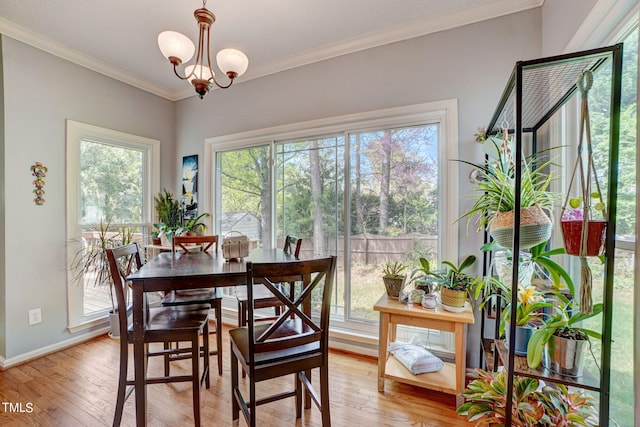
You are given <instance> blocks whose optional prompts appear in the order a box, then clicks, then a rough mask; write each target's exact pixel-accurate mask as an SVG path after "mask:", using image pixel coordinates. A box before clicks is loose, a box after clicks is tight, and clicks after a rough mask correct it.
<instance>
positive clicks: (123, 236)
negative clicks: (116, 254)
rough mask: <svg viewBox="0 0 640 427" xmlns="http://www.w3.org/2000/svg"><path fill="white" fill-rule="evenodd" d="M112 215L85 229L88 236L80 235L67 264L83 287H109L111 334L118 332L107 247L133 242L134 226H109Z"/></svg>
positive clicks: (76, 280)
mask: <svg viewBox="0 0 640 427" xmlns="http://www.w3.org/2000/svg"><path fill="white" fill-rule="evenodd" d="M111 223H112V220H111V218H108V219H106V220H105V219H100V222H99V223H98V224H92V225H91V226H90V227H89V229H88V232H89V233H90V234H91V236H90V237H88V238H82V239H81V240H80V242H77V243H79V245H80V246H79V247H78V248H77V249H76V251H75V252H74V254H73V257H72V259H71V264H70V271H71V273H72V281H73V282H74V283H82V284H84V285H85V286H95V287H106V288H108V290H109V298H110V300H111V311H110V313H109V315H110V320H111V336H113V337H118V336H119V335H120V326H119V322H118V314H117V309H116V306H117V304H116V301H115V299H114V298H115V297H114V294H113V280H112V279H111V271H110V270H109V260H108V259H107V252H106V250H107V249H110V248H115V247H117V246H121V245H127V244H129V243H131V242H132V241H133V229H131V228H130V227H127V226H121V227H119V228H117V229H114V227H113V226H112V225H111Z"/></svg>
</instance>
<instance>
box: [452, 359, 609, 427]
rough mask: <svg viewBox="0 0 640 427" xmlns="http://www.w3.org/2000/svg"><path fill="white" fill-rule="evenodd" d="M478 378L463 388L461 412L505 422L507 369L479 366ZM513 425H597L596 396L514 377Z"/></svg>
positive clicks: (481, 422) (485, 422) (491, 422)
mask: <svg viewBox="0 0 640 427" xmlns="http://www.w3.org/2000/svg"><path fill="white" fill-rule="evenodd" d="M474 376H475V379H474V380H473V381H471V382H470V383H469V385H468V387H467V388H466V389H465V390H464V391H463V392H462V395H463V396H464V398H465V403H464V404H462V405H460V407H459V408H458V409H457V410H456V412H457V413H458V414H459V415H465V416H467V419H468V420H469V421H472V422H476V425H477V426H481V425H505V423H506V413H507V412H506V411H507V409H506V407H507V404H506V403H507V402H506V389H507V374H506V371H504V370H503V371H500V372H487V371H483V370H481V369H477V370H476V372H475V374H474ZM512 397H513V400H512V404H511V426H521V427H534V426H535V427H546V426H548V427H551V426H554V427H555V426H595V425H596V412H595V406H594V403H593V397H591V396H589V395H586V394H584V393H579V392H571V391H569V390H568V389H567V387H565V386H564V385H561V384H553V385H545V386H543V387H541V386H540V382H539V381H538V380H537V379H535V378H529V377H521V376H517V375H516V376H514V377H513V396H512Z"/></svg>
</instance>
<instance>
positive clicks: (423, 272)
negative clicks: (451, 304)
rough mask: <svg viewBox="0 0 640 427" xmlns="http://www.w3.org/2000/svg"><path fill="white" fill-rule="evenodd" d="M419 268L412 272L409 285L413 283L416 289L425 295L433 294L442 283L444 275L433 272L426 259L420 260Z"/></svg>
mask: <svg viewBox="0 0 640 427" xmlns="http://www.w3.org/2000/svg"><path fill="white" fill-rule="evenodd" d="M418 262H419V263H420V266H419V267H416V268H414V269H413V270H412V271H411V276H410V278H409V283H412V284H413V286H414V287H415V288H416V289H421V290H423V291H424V293H425V294H429V293H431V291H433V289H434V288H435V287H436V285H437V284H438V283H439V282H441V281H442V275H441V274H439V273H438V272H436V271H432V270H431V266H430V264H429V261H428V260H427V259H426V258H422V257H421V258H419V259H418Z"/></svg>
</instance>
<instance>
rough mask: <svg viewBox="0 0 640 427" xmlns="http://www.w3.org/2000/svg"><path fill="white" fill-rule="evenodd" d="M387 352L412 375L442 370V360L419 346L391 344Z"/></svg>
mask: <svg viewBox="0 0 640 427" xmlns="http://www.w3.org/2000/svg"><path fill="white" fill-rule="evenodd" d="M389 352H390V353H391V354H392V355H393V357H395V358H396V359H397V360H398V362H400V363H401V364H402V366H404V367H405V368H407V369H408V370H409V371H410V372H411V373H412V374H414V375H418V374H425V373H427V372H437V371H439V370H440V369H442V365H443V364H442V360H440V358H438V357H437V356H434V355H433V354H432V353H431V352H430V351H429V350H427V349H426V348H425V347H424V346H421V345H416V344H404V343H397V342H392V343H389Z"/></svg>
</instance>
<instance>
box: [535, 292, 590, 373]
mask: <svg viewBox="0 0 640 427" xmlns="http://www.w3.org/2000/svg"><path fill="white" fill-rule="evenodd" d="M555 295H556V298H558V300H559V301H560V305H558V306H554V307H553V314H551V316H549V317H548V318H547V319H546V320H545V321H544V324H543V325H542V326H541V327H540V328H539V329H538V330H537V331H535V332H534V333H533V336H532V337H531V339H530V340H529V345H528V347H527V363H528V365H529V367H531V368H533V369H535V368H537V367H538V366H539V365H540V362H541V361H542V360H543V355H544V366H545V368H548V369H551V370H552V371H554V372H556V373H558V374H562V375H568V376H572V377H579V376H582V367H583V364H584V357H585V354H586V351H587V350H588V345H589V337H593V338H596V339H602V336H601V334H600V333H598V332H595V331H592V330H590V329H586V328H582V327H580V326H578V325H579V323H580V322H582V321H583V320H585V319H588V318H590V317H593V316H596V315H598V314H600V313H601V312H602V309H603V305H602V303H598V304H594V306H593V311H592V312H590V313H583V312H581V311H578V310H577V307H576V305H575V302H574V301H573V300H569V299H568V298H567V297H566V296H564V295H562V294H559V293H556V294H555Z"/></svg>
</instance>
